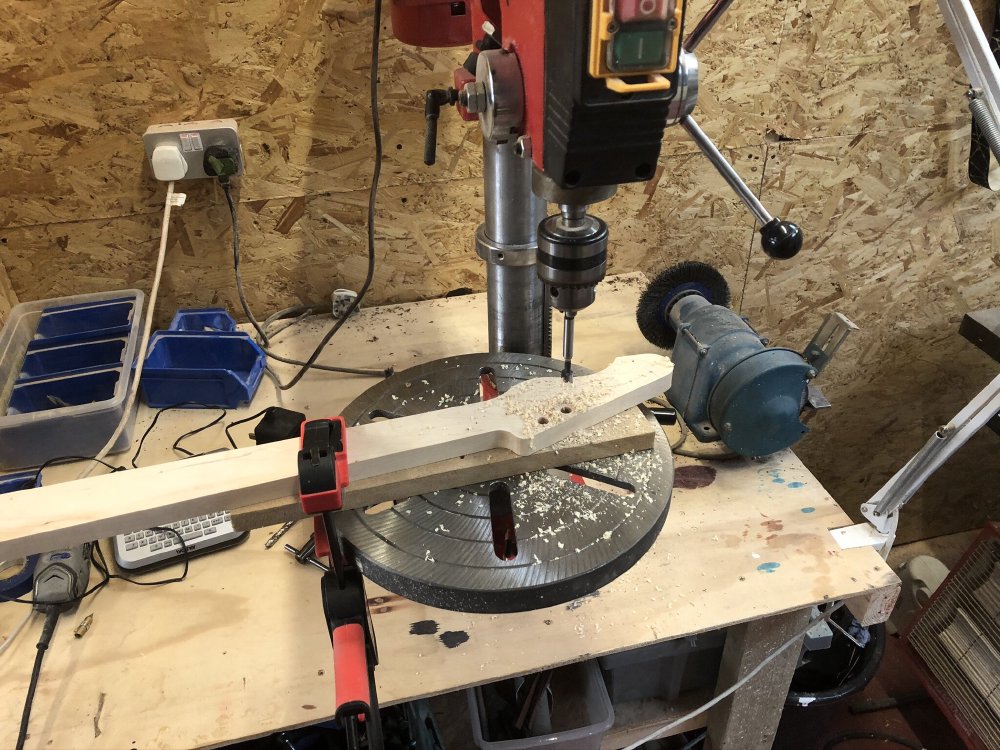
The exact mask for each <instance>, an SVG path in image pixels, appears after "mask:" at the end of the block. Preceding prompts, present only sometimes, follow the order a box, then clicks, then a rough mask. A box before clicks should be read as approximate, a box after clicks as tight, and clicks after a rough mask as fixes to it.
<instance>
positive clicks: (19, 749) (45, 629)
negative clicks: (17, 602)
mask: <svg viewBox="0 0 1000 750" xmlns="http://www.w3.org/2000/svg"><path fill="white" fill-rule="evenodd" d="M60 612H61V610H60V608H59V607H58V606H56V605H50V606H48V607H46V608H45V624H44V625H42V634H41V635H40V636H39V638H38V645H37V646H36V647H35V648H36V649H38V651H37V653H36V654H35V664H34V666H33V667H32V668H31V681H30V682H29V683H28V693H27V695H25V696H24V709H23V710H22V711H21V728H20V729H19V730H18V732H17V744H16V745H15V746H14V747H15V750H23V748H24V742H25V740H27V739H28V722H29V721H30V720H31V704H32V703H34V701H35V690H36V689H37V688H38V677H39V675H41V673H42V659H43V658H44V657H45V652H46V651H47V650H48V648H49V643H51V642H52V634H53V633H54V632H55V629H56V623H57V622H58V621H59V614H60Z"/></svg>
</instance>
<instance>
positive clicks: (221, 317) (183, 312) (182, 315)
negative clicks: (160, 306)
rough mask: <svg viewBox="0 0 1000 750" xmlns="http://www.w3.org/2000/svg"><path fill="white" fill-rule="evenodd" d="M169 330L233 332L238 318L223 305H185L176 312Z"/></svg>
mask: <svg viewBox="0 0 1000 750" xmlns="http://www.w3.org/2000/svg"><path fill="white" fill-rule="evenodd" d="M169 330H171V331H201V332H207V331H214V332H219V331H222V332H223V333H233V332H235V331H236V320H235V319H234V318H233V316H232V315H230V314H229V313H228V312H227V311H226V309H225V308H223V307H184V308H181V309H180V310H178V311H177V312H176V313H174V319H173V320H172V321H170V328H169Z"/></svg>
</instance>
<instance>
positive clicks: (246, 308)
mask: <svg viewBox="0 0 1000 750" xmlns="http://www.w3.org/2000/svg"><path fill="white" fill-rule="evenodd" d="M219 185H221V186H222V192H223V194H224V195H225V196H226V203H228V204H229V216H230V218H231V219H232V224H233V270H234V271H235V273H236V294H237V295H238V296H239V298H240V305H241V306H242V307H243V314H244V315H246V316H247V320H249V321H250V325H252V326H253V328H254V330H255V331H257V335H258V336H259V337H260V341H261V343H262V344H263V345H264V346H267V345H268V339H267V334H266V333H264V329H263V328H261V326H260V323H258V322H257V318H255V317H254V316H253V313H252V312H251V311H250V304H249V303H248V302H247V297H246V294H244V293H243V274H241V273H240V222H239V219H238V218H237V216H236V203H235V202H234V201H233V192H232V188H231V187H230V185H229V177H228V176H224V175H223V176H220V177H219Z"/></svg>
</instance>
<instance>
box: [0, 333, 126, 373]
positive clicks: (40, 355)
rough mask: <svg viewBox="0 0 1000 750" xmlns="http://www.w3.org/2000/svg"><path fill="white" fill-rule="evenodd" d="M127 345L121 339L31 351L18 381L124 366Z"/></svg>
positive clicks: (26, 356)
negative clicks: (123, 360) (123, 357)
mask: <svg viewBox="0 0 1000 750" xmlns="http://www.w3.org/2000/svg"><path fill="white" fill-rule="evenodd" d="M126 343H128V342H127V339H126V338H125V337H124V336H119V337H116V338H112V339H101V340H98V341H84V342H81V343H76V344H67V345H65V346H54V347H49V348H48V349H35V350H33V351H29V352H28V353H27V354H26V355H25V357H24V362H22V363H21V372H20V374H19V375H18V382H24V381H26V380H35V379H37V378H48V377H52V376H54V375H62V374H65V373H71V372H81V371H87V370H95V369H105V368H107V367H109V366H115V365H120V364H121V362H122V354H123V353H124V351H125V344H126Z"/></svg>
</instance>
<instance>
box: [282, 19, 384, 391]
mask: <svg viewBox="0 0 1000 750" xmlns="http://www.w3.org/2000/svg"><path fill="white" fill-rule="evenodd" d="M374 10H375V12H374V14H373V18H372V54H371V66H370V68H369V71H368V90H369V95H370V97H369V108H370V110H371V117H372V133H373V135H374V138H375V163H374V165H373V167H372V182H371V187H370V189H369V191H368V272H367V274H366V275H365V281H364V283H363V284H362V285H361V289H360V290H358V296H357V297H355V298H354V299H353V300H351V304H350V305H348V307H347V310H346V311H345V312H344V317H342V318H338V319H337V321H336V322H335V323H334V324H333V325H332V326H331V327H330V329H329V330H328V331H327V332H326V333H325V334H324V335H323V338H322V339H320V342H319V344H317V345H316V348H315V349H314V350H313V353H312V354H310V355H309V359H307V360H306V361H305V362H304V363H303V364H302V366H301V368H300V369H299V371H298V372H297V373H295V375H294V376H292V379H291V380H289V381H288V382H287V383H283V384H279V385H278V388H280V389H281V390H283V391H287V390H288V389H289V388H292V387H293V386H294V385H295V384H296V383H298V382H299V381H300V380H301V379H302V378H303V376H305V374H306V373H307V372H309V370H311V369H313V368H316V369H319V368H318V367H317V366H316V360H317V359H319V355H320V354H322V353H323V350H324V349H325V348H326V345H327V344H328V343H330V339H332V338H333V337H334V336H335V335H336V334H337V331H339V330H340V329H341V327H342V326H343V325H344V323H345V322H346V321H347V319H348V318H350V317H351V315H353V314H354V311H355V310H357V309H358V307H359V306H360V305H361V301H362V300H363V299H364V298H365V295H366V294H367V293H368V289H369V288H370V287H371V285H372V280H373V279H374V278H375V204H376V199H377V197H378V183H379V178H380V177H381V175H382V126H381V123H380V122H379V112H378V65H379V37H380V34H381V30H382V0H375V7H374ZM268 356H271V354H270V353H268ZM275 359H278V361H279V362H281V361H284V360H282V359H280V358H277V357H275ZM386 372H388V370H387V371H386ZM355 374H358V373H355ZM362 374H371V373H362ZM379 374H380V375H381V374H383V373H379Z"/></svg>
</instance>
